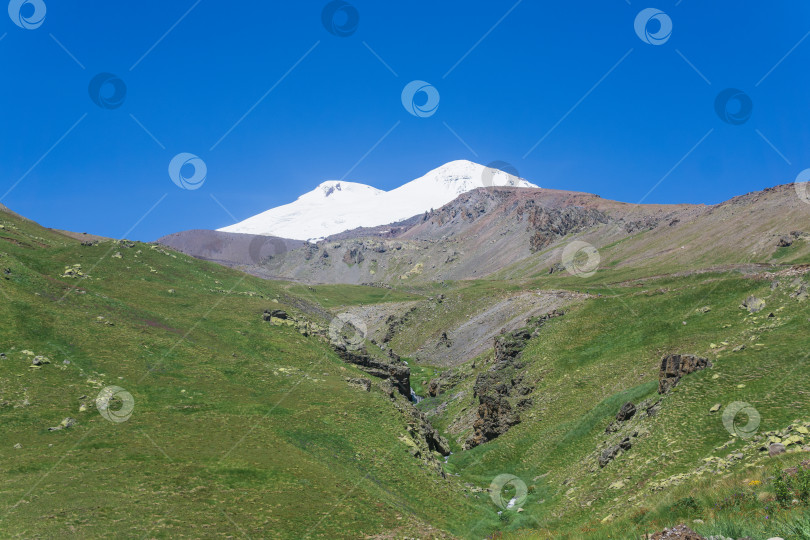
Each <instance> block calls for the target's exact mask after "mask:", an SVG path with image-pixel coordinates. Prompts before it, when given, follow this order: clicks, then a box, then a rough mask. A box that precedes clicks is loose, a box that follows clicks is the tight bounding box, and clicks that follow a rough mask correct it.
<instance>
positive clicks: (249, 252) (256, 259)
mask: <svg viewBox="0 0 810 540" xmlns="http://www.w3.org/2000/svg"><path fill="white" fill-rule="evenodd" d="M158 242H159V243H161V244H163V245H166V246H169V247H170V248H172V249H176V250H177V251H180V252H181V253H185V254H186V255H191V256H192V257H196V258H198V259H204V260H207V261H214V262H218V263H220V264H224V265H226V266H259V265H261V264H262V263H263V262H265V261H267V260H269V259H270V258H272V257H277V256H280V255H282V254H283V253H285V252H287V251H289V250H291V249H296V248H299V247H301V246H302V245H303V244H304V243H303V242H301V241H299V240H289V239H285V238H278V237H276V236H263V235H255V234H236V233H226V232H219V231H208V230H201V229H193V230H190V231H182V232H179V233H174V234H170V235H168V236H164V237H163V238H160V239H159V240H158Z"/></svg>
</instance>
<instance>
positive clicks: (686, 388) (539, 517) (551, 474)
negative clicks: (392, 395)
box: [422, 273, 810, 538]
mask: <svg viewBox="0 0 810 540" xmlns="http://www.w3.org/2000/svg"><path fill="white" fill-rule="evenodd" d="M601 279H604V278H603V277H602V278H601ZM601 279H600V278H599V277H594V278H591V279H590V280H580V279H577V278H570V277H569V278H557V279H554V280H551V279H547V280H546V281H547V282H548V285H549V286H554V287H566V286H567V287H568V288H570V289H573V288H579V289H588V290H590V291H591V292H592V293H598V292H601V293H603V294H605V295H608V296H606V297H603V298H596V299H593V300H590V301H588V302H585V303H583V304H579V305H577V306H575V307H573V308H572V309H570V310H569V311H568V314H567V315H566V316H565V317H563V318H560V319H555V320H553V321H552V322H551V323H549V324H548V325H547V326H546V327H545V328H544V329H543V331H542V334H541V336H540V337H539V338H538V339H536V340H534V341H533V342H532V343H531V345H530V346H529V348H528V349H527V350H526V351H525V352H524V356H523V359H524V360H527V361H528V362H529V372H530V374H531V377H532V378H533V380H535V381H536V384H537V389H536V390H535V391H534V393H533V398H534V401H535V404H534V407H533V408H532V409H531V410H529V411H528V412H527V413H525V414H524V415H523V417H524V422H523V423H522V424H520V425H518V426H516V427H514V428H513V429H512V430H511V431H509V432H508V433H507V434H506V435H504V436H502V437H500V438H498V439H496V440H494V441H491V442H489V443H487V444H485V445H482V446H480V447H477V448H475V449H473V450H471V451H469V452H464V453H463V454H458V455H454V456H452V457H451V459H450V465H449V466H450V468H451V469H452V470H453V471H456V472H459V473H460V474H461V476H462V478H465V479H467V480H468V481H470V482H473V483H475V484H477V485H480V486H485V485H486V484H488V482H489V481H490V480H491V479H492V478H493V477H495V476H496V475H498V474H502V473H510V474H515V475H517V476H519V477H520V478H522V479H523V480H524V481H525V482H526V483H527V484H529V485H530V486H532V485H533V487H532V489H533V490H534V493H533V494H532V495H530V498H529V502H528V503H527V504H526V505H525V506H524V510H525V512H523V513H520V514H514V513H513V514H510V515H509V516H508V518H502V522H501V527H500V528H501V529H502V530H505V531H509V530H512V531H516V530H523V531H524V534H525V532H526V531H527V530H530V531H534V533H531V536H532V537H533V536H535V535H538V536H540V535H542V536H544V532H543V531H548V530H553V531H556V533H555V534H557V535H558V534H564V535H566V536H567V535H570V537H571V538H581V537H585V536H587V534H588V533H589V532H591V533H592V534H594V535H595V536H594V537H600V538H601V537H603V536H602V534H603V533H601V532H596V531H599V530H601V529H604V528H605V526H603V525H602V523H601V521H602V519H604V518H606V517H607V516H608V515H611V514H613V515H614V517H617V518H620V517H622V516H625V517H627V516H629V515H631V514H632V513H634V512H636V511H637V510H638V509H639V508H640V507H641V506H642V504H644V503H647V504H649V502H650V496H651V495H650V493H649V486H648V484H649V483H650V482H651V481H657V480H663V479H666V478H668V477H670V476H673V475H675V474H679V473H684V472H688V471H692V470H694V469H695V468H697V467H698V466H699V465H701V464H702V463H703V462H702V459H703V458H705V457H708V456H712V455H717V456H721V457H725V456H726V455H727V454H729V453H731V452H735V451H737V450H738V448H740V447H741V446H742V444H741V443H740V442H737V443H734V444H731V445H730V446H728V447H727V448H725V449H724V450H723V451H722V453H717V452H714V449H715V448H716V447H717V446H719V445H721V444H723V443H725V442H727V441H729V439H730V436H729V433H728V432H727V431H726V430H725V428H724V427H723V424H722V422H721V416H720V413H714V414H710V413H709V409H710V408H711V407H712V406H713V405H714V404H715V403H722V404H723V405H724V406H725V405H727V404H729V403H730V402H732V401H746V402H749V403H751V404H753V405H754V406H755V407H756V408H757V410H758V411H759V412H760V414H761V417H762V423H761V426H760V431H767V430H774V429H779V428H783V427H785V426H786V425H788V424H789V423H790V422H792V421H793V420H794V419H796V418H804V419H805V420H810V417H808V413H807V411H808V406H809V405H810V394H808V393H807V392H806V391H805V389H806V388H808V387H810V370H808V369H807V367H806V362H807V359H806V358H805V356H806V355H807V351H808V347H807V346H808V341H810V340H809V339H808V338H807V334H806V331H804V330H803V329H805V328H806V325H807V322H806V321H807V320H808V315H810V309H808V307H810V306H808V304H807V303H800V302H798V301H797V300H795V299H793V298H790V297H789V296H788V293H789V292H790V291H791V290H792V288H788V287H786V286H787V284H788V283H790V282H791V281H792V280H793V279H794V278H792V277H791V278H788V279H783V280H782V287H781V288H779V289H777V290H776V291H775V292H771V290H770V287H769V282H766V281H755V280H751V279H744V278H742V277H741V276H740V275H738V274H736V273H732V274H728V273H726V274H701V275H695V276H688V277H680V278H666V279H660V280H656V281H655V282H653V283H644V284H643V285H639V286H634V287H620V288H616V287H613V288H607V287H604V286H600V283H599V282H600V281H601ZM531 285H532V286H536V285H537V283H536V282H535V283H532V284H531ZM749 294H757V295H759V296H761V297H763V298H765V299H766V301H767V304H768V305H767V308H766V310H765V311H764V312H762V313H760V314H757V315H749V314H748V313H747V312H746V311H745V310H741V309H740V308H739V304H740V302H741V301H742V300H743V299H745V298H746V296H748V295H749ZM706 305H708V306H711V311H709V312H708V313H700V312H697V311H696V309H697V308H700V307H702V306H706ZM771 311H774V312H775V314H776V317H775V318H773V319H769V318H768V317H767V315H768V313H770V312H771ZM684 321H686V323H687V324H686V325H684V324H683V322H684ZM723 341H726V342H727V343H728V345H727V346H725V345H722V342H723ZM712 343H714V344H715V345H716V348H712ZM740 344H746V349H745V350H743V351H740V352H731V349H733V348H734V347H735V346H736V345H740ZM669 352H683V353H693V354H699V355H703V356H707V357H709V358H710V359H711V360H712V361H713V362H714V368H713V369H710V370H707V371H704V372H700V373H697V374H693V375H691V376H689V377H687V378H686V379H685V380H684V381H683V382H682V383H681V385H680V386H679V387H678V388H677V389H676V390H675V391H674V392H673V394H672V395H671V396H670V397H668V398H667V399H666V400H665V401H664V405H663V409H662V411H661V412H660V413H659V415H658V416H657V417H656V418H655V419H654V421H651V422H649V423H648V424H647V427H648V428H649V429H650V431H651V434H650V436H649V437H645V438H642V439H639V442H637V443H636V446H634V448H633V449H632V450H631V451H630V452H629V453H628V454H625V455H624V456H622V457H620V458H618V459H617V460H616V461H615V462H613V463H612V464H610V465H609V466H608V467H606V468H605V469H602V470H597V472H595V473H591V472H588V471H587V469H586V465H587V464H589V463H593V459H594V457H595V452H596V450H597V447H598V445H599V443H600V442H601V441H603V440H605V439H606V436H605V434H604V429H605V427H606V426H607V424H608V423H609V422H610V421H611V420H612V419H613V417H614V416H615V414H616V412H617V411H618V409H619V407H620V406H621V405H622V404H623V403H624V402H626V401H628V400H633V401H635V402H636V403H638V401H639V400H641V399H643V398H645V397H652V396H655V395H656V390H657V373H658V362H659V360H660V358H661V356H662V355H663V354H666V353H669ZM479 364H480V362H479ZM480 370H481V368H480V367H479V369H477V370H476V371H480ZM473 380H474V378H473V377H470V379H469V380H468V382H467V384H466V385H465V386H462V387H459V388H455V389H453V390H452V391H450V392H449V393H450V394H455V393H457V392H458V391H459V390H460V389H461V390H467V391H468V392H469V394H468V397H467V399H466V400H460V401H451V402H450V403H449V406H448V408H447V410H446V412H445V413H444V415H443V416H442V417H440V418H439V419H437V421H436V422H435V423H436V424H437V425H440V426H443V427H446V426H447V425H448V422H449V420H450V419H451V418H453V417H454V416H456V415H458V414H460V412H461V409H462V408H468V409H469V408H473V407H474V406H475V405H474V401H473V400H472V399H471V395H472V393H471V386H472V381H473ZM739 385H744V386H743V387H739ZM438 402H439V400H428V401H426V402H423V405H422V406H423V407H428V408H429V407H431V406H436V405H438ZM465 436H466V434H465ZM462 438H463V437H462ZM808 442H810V441H808ZM713 452H714V453H713ZM749 457H753V456H749ZM740 467H742V465H740ZM617 481H622V482H623V483H624V485H625V487H623V488H620V489H611V488H610V487H609V486H610V485H611V484H613V483H614V482H617ZM657 497H658V498H659V499H660V500H661V501H663V502H662V503H661V504H664V503H666V501H667V500H668V496H667V493H666V492H665V493H664V494H663V495H659V496H657ZM671 519H672V517H671V516H670V521H668V520H667V519H657V520H655V521H652V520H648V521H643V522H641V523H640V524H633V525H632V528H630V526H628V525H627V524H626V523H624V524H623V525H622V527H621V528H615V529H612V530H613V531H614V532H613V534H614V536H612V537H613V538H616V537H634V535H640V534H641V533H643V532H651V531H654V530H655V527H658V529H659V530H660V529H661V528H663V526H667V525H674V524H675V523H673V522H671ZM616 531H622V532H621V533H616ZM630 531H633V532H630ZM555 537H556V536H555ZM604 537H606V538H607V537H611V536H609V535H608V536H604Z"/></svg>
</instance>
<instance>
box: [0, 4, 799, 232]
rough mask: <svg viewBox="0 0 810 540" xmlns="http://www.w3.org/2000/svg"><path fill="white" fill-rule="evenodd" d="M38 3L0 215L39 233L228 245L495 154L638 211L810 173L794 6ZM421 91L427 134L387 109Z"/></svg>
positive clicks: (421, 124) (9, 130) (545, 179)
mask: <svg viewBox="0 0 810 540" xmlns="http://www.w3.org/2000/svg"><path fill="white" fill-rule="evenodd" d="M44 3H45V4H46V5H47V14H46V17H45V20H44V22H43V23H42V25H41V26H39V27H38V28H36V29H31V30H28V29H23V28H19V27H18V26H16V25H15V23H14V22H13V21H12V20H11V18H10V17H6V16H3V19H2V22H0V35H4V37H3V39H2V40H0V62H1V64H0V65H2V70H3V79H4V81H3V84H2V85H0V95H1V96H2V107H1V108H0V134H2V135H0V136H1V137H2V144H0V171H1V174H0V196H2V195H3V194H6V193H7V192H8V190H9V189H10V188H12V186H15V184H16V187H14V188H13V189H12V190H11V191H10V192H8V193H7V194H6V195H5V197H4V198H3V199H2V202H3V203H4V204H6V205H7V206H9V207H10V208H12V209H13V210H15V211H17V212H19V213H21V214H23V215H25V216H28V217H30V218H32V219H35V220H37V221H39V222H40V223H42V224H44V225H46V226H50V227H57V228H63V229H70V230H76V231H87V232H93V233H97V234H103V235H108V236H113V237H120V236H122V235H124V234H125V233H127V232H128V231H130V230H131V229H132V227H133V226H134V225H135V224H136V223H138V225H137V226H136V227H135V228H134V229H132V230H131V232H129V234H128V237H130V238H134V239H141V240H153V239H156V238H157V237H159V236H162V235H164V234H168V233H171V232H175V231H178V230H184V229H191V228H217V227H222V226H225V225H228V224H230V223H232V222H233V219H232V218H231V217H230V216H229V213H230V214H232V215H233V216H235V217H236V218H238V219H240V220H241V219H244V218H246V217H249V216H251V215H253V214H256V213H258V212H261V211H263V210H266V209H268V208H270V207H273V206H277V205H280V204H284V203H287V202H290V201H292V200H294V199H295V198H296V197H297V196H298V195H300V194H302V193H304V192H306V191H309V190H311V189H312V188H313V187H314V186H316V185H317V184H319V183H320V182H322V181H324V180H327V179H339V178H342V177H344V175H345V174H346V173H347V172H348V171H349V170H352V168H353V167H354V166H355V164H357V163H358V161H359V164H357V166H356V167H354V169H353V170H352V171H351V173H350V174H349V175H348V177H347V178H346V179H347V180H353V181H357V182H363V183H367V184H371V185H373V186H375V187H378V188H381V189H390V188H393V187H396V186H398V185H400V184H401V183H403V182H405V181H407V180H410V179H413V178H416V177H418V176H421V175H422V174H424V173H425V172H427V171H428V170H430V169H432V168H434V167H436V166H439V165H441V164H443V163H445V162H447V161H451V160H454V159H470V160H473V161H478V162H480V163H484V164H486V163H490V162H493V161H496V160H501V161H506V162H508V163H511V164H512V165H513V166H514V167H515V168H516V169H517V170H518V171H519V172H520V174H521V176H523V177H525V178H527V179H529V180H531V181H533V182H535V183H537V184H540V185H541V186H543V187H549V188H560V189H572V190H579V191H587V192H593V193H597V194H599V195H601V196H603V197H605V198H611V199H618V200H623V201H629V202H638V201H639V200H641V199H642V198H643V197H645V195H647V193H648V192H649V191H650V190H651V189H652V188H653V187H654V186H656V184H658V186H657V187H656V188H655V189H654V190H653V191H652V192H651V193H649V195H648V196H647V198H646V201H647V202H694V203H697V202H703V203H715V202H719V201H722V200H724V199H727V198H730V197H732V196H734V195H737V194H740V193H744V192H748V191H752V190H758V189H762V188H764V187H767V186H772V185H775V184H780V183H787V182H792V181H793V180H794V179H795V177H796V175H797V174H798V172H799V171H801V170H803V169H805V168H808V167H810V155H807V151H806V149H808V148H810V99H808V97H809V96H808V88H810V84H808V77H810V70H808V68H807V66H808V65H810V39H807V40H806V41H801V40H802V39H803V38H804V37H806V35H807V33H808V32H810V4H808V3H807V2H805V1H801V0H784V1H780V2H770V3H765V2H751V1H736V0H735V1H731V0H728V1H713V2H705V1H698V0H681V1H680V2H678V1H677V0H661V1H656V2H655V3H652V4H648V3H646V2H639V0H630V1H627V0H599V1H598V2H597V1H592V2H559V1H554V2H552V1H539V0H523V1H522V2H519V3H518V4H517V5H515V3H514V2H513V1H511V0H510V1H504V2H492V1H490V2H483V1H479V2H471V1H469V0H464V1H462V0H445V1H442V2H436V1H435V0H431V1H421V0H408V1H399V0H397V1H394V0H391V1H386V2H382V1H379V0H378V1H374V2H372V1H368V0H352V2H351V3H352V5H353V6H354V7H355V8H356V10H357V13H358V14H359V16H360V19H359V25H358V27H357V29H356V31H355V32H354V33H353V34H352V35H350V36H347V37H338V36H335V35H333V34H331V33H329V32H328V31H327V30H326V28H325V27H324V25H323V24H322V9H323V7H324V5H325V4H326V2H323V1H308V0H297V1H295V2H276V1H267V0H261V1H259V0H254V1H250V0H247V1H243V2H237V3H226V2H222V1H214V0H200V1H199V2H197V1H196V0H171V1H170V2H167V1H165V0H164V1H160V2H158V1H155V0H143V1H140V2H109V1H100V0H84V1H82V2H65V1H64V0H62V1H57V0H44ZM648 7H655V8H658V9H660V10H662V11H663V12H665V13H666V14H667V15H668V16H669V17H670V19H671V21H672V25H673V31H672V34H671V36H670V39H669V40H668V41H666V43H663V44H661V45H650V44H648V43H645V42H644V41H642V40H641V39H640V38H639V37H638V36H637V35H636V32H635V30H634V19H635V18H636V15H637V14H638V13H639V12H640V11H641V10H642V9H644V8H648ZM33 8H34V6H32V5H24V6H23V8H22V9H23V16H24V17H29V19H31V18H32V15H33ZM190 8H192V9H191V10H190V11H189V9H190ZM510 10H511V12H510ZM507 12H509V14H508V15H506V14H507ZM184 15H185V16H184ZM504 15H506V16H505V17H504ZM181 18H182V20H181ZM502 18H503V19H502ZM501 19H502V20H501ZM499 20H501V21H500V23H498V21H499ZM178 21H179V22H178ZM337 23H338V24H342V20H341V19H338V21H337ZM496 23H497V24H496ZM657 24H658V23H656V22H655V21H652V22H651V23H650V25H648V26H647V29H648V30H649V31H650V32H651V33H653V34H655V33H656V32H657V27H656V25H657ZM167 31H168V33H167ZM164 35H165V36H164ZM162 36H164V37H162ZM484 36H486V37H484ZM161 37H162V39H161ZM482 38H483V39H482ZM479 41H480V42H479ZM800 41H801V43H799V42H800ZM476 43H478V44H477V46H475V45H476ZM797 44H798V45H797ZM313 47H314V48H313ZM794 47H795V48H794ZM791 49H792V52H790V54H787V53H788V52H789V51H791ZM631 50H632V52H630V51H631ZM372 51H374V52H373V53H372ZM147 53H148V54H147ZM307 53H308V54H307ZM375 53H376V55H377V56H378V57H379V58H378V57H377V56H375ZM628 53H629V54H628ZM144 55H145V56H144ZM465 55H466V56H465ZM786 55H787V56H786ZM302 57H303V59H302ZM462 58H463V60H462ZM299 60H300V62H299ZM460 60H461V61H460ZM780 60H781V63H780ZM459 61H460V62H459ZM385 64H387V66H388V67H386V65H385ZM690 64H691V66H690ZM777 64H778V65H777ZM293 66H295V67H293ZM454 66H455V67H454ZM291 68H292V70H291ZM389 68H390V69H389ZM451 68H453V69H452V71H451ZM611 69H612V71H611ZM290 70H291V71H290ZM288 71H289V73H288ZM448 71H449V73H448ZM102 72H108V73H112V74H115V75H116V76H118V77H119V78H120V79H121V80H122V81H123V82H124V84H125V85H126V90H127V92H126V97H125V99H124V100H123V103H122V104H121V105H120V107H117V108H114V109H104V108H101V107H99V106H97V105H96V104H95V103H94V102H93V101H92V100H91V99H90V96H89V93H88V85H89V83H90V81H91V80H92V79H93V78H94V77H95V76H96V75H97V74H99V73H102ZM608 72H609V74H608ZM285 73H288V74H287V76H286V77H284V75H285ZM395 74H396V75H395ZM766 75H767V76H766ZM763 77H764V79H763ZM282 79H283V80H282ZM416 79H418V80H423V81H427V82H429V83H431V84H432V85H434V86H435V88H436V89H437V90H438V92H439V94H440V96H441V101H440V105H439V108H438V110H437V112H436V113H435V114H434V115H432V116H430V117H427V118H418V117H415V116H413V115H411V114H409V113H408V112H407V111H406V110H405V108H404V107H403V106H402V103H401V95H400V94H401V91H402V89H403V88H404V87H405V85H406V84H408V83H409V82H411V81H413V80H416ZM279 80H281V82H279ZM600 80H601V82H599V81H600ZM277 83H278V84H277ZM597 83H598V84H597ZM274 85H275V88H273V87H274ZM730 87H731V88H737V89H740V90H742V91H743V92H745V93H746V94H747V95H748V96H750V99H751V102H752V104H753V112H752V114H751V116H750V119H748V121H747V122H745V123H743V124H741V125H732V124H729V123H725V122H724V121H722V120H721V119H720V117H719V116H718V114H717V113H716V112H715V97H716V96H717V95H718V94H719V93H720V92H722V91H723V90H725V89H726V88H730ZM271 88H273V90H272V91H271V92H269V94H267V95H266V97H265V98H264V99H263V100H261V101H260V98H262V96H264V95H265V94H266V93H267V92H268V90H270V89H271ZM106 91H109V88H108V89H107V90H106ZM589 91H590V93H588V92H589ZM586 94H587V97H585V96H586ZM583 97H584V99H583ZM257 102H258V104H257ZM577 103H579V104H578V105H577V106H576V107H575V105H576V104H577ZM254 106H255V108H253V109H252V112H250V113H249V114H247V116H245V117H244V120H242V122H241V123H239V124H238V125H237V126H236V127H235V128H233V129H232V131H230V133H229V134H228V136H227V137H225V138H224V139H222V140H221V142H219V143H218V144H216V143H217V142H218V141H220V139H221V138H222V137H223V135H224V134H226V133H227V132H228V131H229V130H230V129H231V128H232V127H233V126H234V124H236V123H237V121H238V120H240V118H242V117H243V115H245V114H246V113H247V112H248V111H249V110H250V109H251V108H252V107H254ZM731 107H733V104H732V105H731ZM732 112H733V111H732ZM566 115H567V116H566ZM77 122H78V124H77ZM397 123H398V124H397ZM74 125H75V126H74ZM394 126H396V127H395V128H394ZM555 126H556V127H555ZM71 127H73V129H72V130H71ZM392 128H394V129H393V131H390V130H391V129H392ZM552 128H553V129H552ZM451 130H452V132H455V134H457V135H458V137H460V138H461V139H463V141H464V142H463V143H462V142H461V141H460V140H459V138H457V136H456V135H454V134H453V133H452V132H451ZM147 131H148V132H149V133H151V136H150V135H149V134H147ZM389 131H390V133H389ZM387 133H388V136H387V137H385V138H384V139H383V140H382V141H381V142H379V144H377V146H376V147H375V148H374V149H373V151H371V152H370V153H368V152H369V150H370V149H371V148H372V147H374V146H375V144H376V143H378V141H380V139H381V138H383V136H384V135H386V134H387ZM544 136H545V138H544V139H543V140H542V142H541V143H540V144H539V145H537V146H536V147H535V148H534V150H533V151H532V152H531V153H529V154H528V156H526V154H527V152H528V151H529V150H530V149H531V148H532V147H534V146H535V144H536V143H537V142H538V141H539V140H540V139H541V138H543V137H544ZM153 137H154V138H153ZM155 139H156V140H155ZM766 139H767V141H770V142H767V141H766ZM215 144H216V146H214V145H215ZM771 145H773V147H772V146H771ZM161 146H162V147H161ZM212 147H213V148H212ZM774 147H775V148H774ZM49 150H50V152H48V151H49ZM690 150H691V152H690ZM181 152H188V153H192V154H195V155H197V156H199V157H200V158H201V159H202V160H204V162H205V163H206V165H207V169H208V173H207V178H206V180H205V183H204V185H203V186H202V187H201V188H200V189H197V190H193V191H188V190H183V189H180V188H179V187H177V186H175V184H173V183H172V181H171V179H170V178H169V175H168V165H169V162H170V161H171V159H172V158H173V157H174V156H175V155H177V154H179V153H181ZM367 153H368V155H367V157H365V159H363V160H362V161H361V158H363V156H364V155H366V154H367ZM780 154H781V156H780ZM524 156H526V157H524ZM788 162H790V163H788ZM678 164H679V165H678ZM676 165H677V167H676ZM673 167H674V170H673ZM670 171H671V172H670ZM667 173H669V174H668V176H667ZM665 176H666V177H665ZM664 177H665V178H664ZM21 178H22V180H21V181H20V179H21ZM662 178H663V181H661V180H662ZM659 181H660V184H659ZM18 182H19V183H18ZM164 195H165V197H164ZM214 198H216V200H218V201H219V202H220V203H221V204H222V206H224V207H225V208H226V209H227V211H226V210H224V209H223V208H222V207H221V206H220V205H219V204H218V203H217V202H216V201H215V200H214ZM158 201H160V203H159V204H158V205H157V206H156V207H154V209H152V211H151V212H150V213H149V214H148V215H146V217H144V215H145V214H146V213H147V211H148V210H149V209H150V208H152V207H153V206H154V205H155V203H157V202H158ZM139 220H140V222H139Z"/></svg>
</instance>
